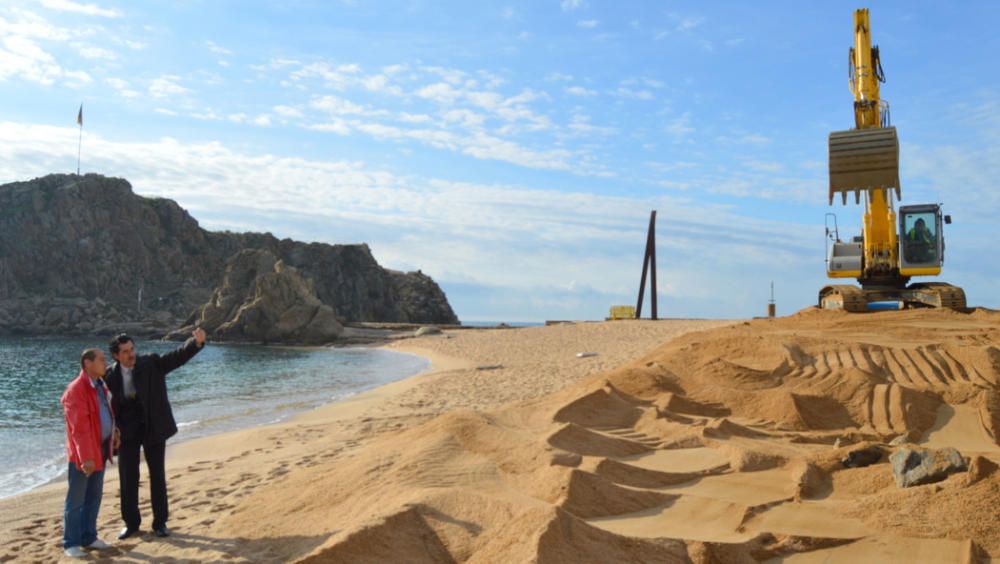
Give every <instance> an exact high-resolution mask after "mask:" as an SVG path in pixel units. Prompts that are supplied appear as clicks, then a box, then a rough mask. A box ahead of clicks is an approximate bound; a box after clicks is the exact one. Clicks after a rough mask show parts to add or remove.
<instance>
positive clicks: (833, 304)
mask: <svg viewBox="0 0 1000 564" xmlns="http://www.w3.org/2000/svg"><path fill="white" fill-rule="evenodd" d="M819 307H821V308H823V309H841V310H844V311H849V312H852V313H861V312H864V311H868V301H867V300H865V293H864V291H863V290H862V289H861V288H858V287H857V286H850V285H847V284H834V285H831V286H826V287H825V288H823V289H822V290H820V291H819Z"/></svg>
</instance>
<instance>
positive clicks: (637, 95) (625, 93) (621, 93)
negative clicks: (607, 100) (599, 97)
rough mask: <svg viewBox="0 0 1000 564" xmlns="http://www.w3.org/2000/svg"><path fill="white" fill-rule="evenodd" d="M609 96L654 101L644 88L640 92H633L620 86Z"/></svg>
mask: <svg viewBox="0 0 1000 564" xmlns="http://www.w3.org/2000/svg"><path fill="white" fill-rule="evenodd" d="M611 94H612V95H614V96H618V97H619V98H631V99H633V100H647V101H648V100H654V99H656V96H655V95H654V94H653V93H652V92H650V91H649V90H646V89H645V88H643V89H642V90H633V89H631V88H625V87H624V86H620V87H618V88H617V89H616V90H614V91H613V92H612V93H611Z"/></svg>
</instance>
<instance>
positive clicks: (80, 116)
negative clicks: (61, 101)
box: [76, 104, 83, 176]
mask: <svg viewBox="0 0 1000 564" xmlns="http://www.w3.org/2000/svg"><path fill="white" fill-rule="evenodd" d="M76 123H78V124H79V125H80V139H79V140H78V141H77V144H76V175H77V176H80V151H81V149H83V104H80V113H78V114H77V115H76Z"/></svg>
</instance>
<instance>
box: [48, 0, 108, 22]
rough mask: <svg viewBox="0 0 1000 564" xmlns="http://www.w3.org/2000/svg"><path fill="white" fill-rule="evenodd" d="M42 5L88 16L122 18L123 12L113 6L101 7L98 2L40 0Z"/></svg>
mask: <svg viewBox="0 0 1000 564" xmlns="http://www.w3.org/2000/svg"><path fill="white" fill-rule="evenodd" d="M39 2H41V4H42V6H45V7H46V8H48V9H50V10H56V11H60V12H74V13H77V14H84V15H87V16H100V17H102V18H120V17H122V13H121V11H119V10H115V9H113V8H101V7H100V6H98V5H97V4H81V3H79V2H71V1H70V0H39Z"/></svg>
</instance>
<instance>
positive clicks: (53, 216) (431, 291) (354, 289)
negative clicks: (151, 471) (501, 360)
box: [0, 174, 458, 335]
mask: <svg viewBox="0 0 1000 564" xmlns="http://www.w3.org/2000/svg"><path fill="white" fill-rule="evenodd" d="M243 250H262V251H267V252H269V253H271V255H273V256H274V257H275V258H276V259H277V260H280V261H281V262H282V263H283V265H284V266H287V267H293V268H295V269H296V271H297V272H298V275H299V276H301V278H303V279H304V280H308V281H310V283H311V284H312V288H313V293H314V294H315V297H316V298H317V299H318V300H319V301H320V302H322V303H323V304H325V305H326V306H328V307H329V308H330V309H331V310H332V311H335V312H336V314H337V316H338V317H340V318H341V319H342V320H343V321H347V322H392V323H417V324H431V323H433V324H458V318H457V317H456V316H455V313H454V312H453V311H452V309H451V306H450V305H449V303H448V300H447V298H446V297H445V294H444V292H443V291H442V290H441V288H440V287H439V286H438V285H437V284H436V283H435V282H434V280H432V279H431V278H430V277H429V276H427V275H425V274H423V273H422V272H420V271H419V270H418V271H416V272H405V273H404V272H398V271H393V270H388V269H385V268H383V267H381V266H379V264H378V263H377V262H376V261H375V258H374V257H373V256H372V253H371V250H370V249H369V248H368V246H367V245H365V244H349V245H329V244H323V243H301V242H297V241H292V240H291V239H278V238H276V237H274V236H273V235H271V234H270V233H231V232H228V231H227V232H211V231H206V230H204V229H202V228H201V227H200V226H199V225H198V222H197V221H196V220H195V219H194V218H193V217H191V215H190V214H188V212H187V211H185V210H184V209H183V208H181V207H180V206H179V205H177V203H176V202H174V201H172V200H168V199H165V198H147V197H143V196H139V195H136V194H135V193H134V192H133V191H132V186H131V185H130V184H129V183H128V182H127V181H126V180H124V179H121V178H108V177H104V176H101V175H98V174H87V175H85V176H77V175H72V174H52V175H48V176H45V177H42V178H36V179H34V180H30V181H27V182H14V183H10V184H4V185H0V334H9V333H60V334H74V333H88V334H89V333H93V332H108V331H110V332H116V331H117V330H118V328H123V327H126V326H128V327H134V328H137V329H139V330H140V331H143V332H144V333H146V334H159V335H162V334H164V333H166V332H167V331H168V330H169V328H171V327H178V326H181V325H188V324H189V322H190V321H193V320H192V311H194V310H195V309H196V308H198V309H200V308H201V306H203V305H204V304H205V303H206V301H207V300H208V299H209V297H210V296H212V295H213V294H214V292H215V291H216V290H217V289H218V288H219V287H220V285H221V284H222V283H223V276H224V275H225V274H226V266H227V264H228V261H229V259H230V258H232V257H233V256H235V255H236V254H237V253H239V252H240V251H243ZM240 303H242V302H240ZM199 314H200V313H199Z"/></svg>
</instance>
